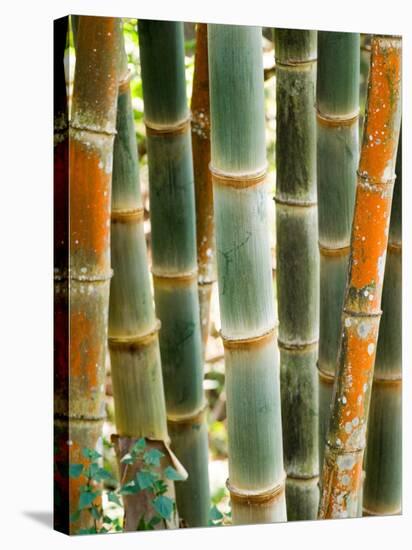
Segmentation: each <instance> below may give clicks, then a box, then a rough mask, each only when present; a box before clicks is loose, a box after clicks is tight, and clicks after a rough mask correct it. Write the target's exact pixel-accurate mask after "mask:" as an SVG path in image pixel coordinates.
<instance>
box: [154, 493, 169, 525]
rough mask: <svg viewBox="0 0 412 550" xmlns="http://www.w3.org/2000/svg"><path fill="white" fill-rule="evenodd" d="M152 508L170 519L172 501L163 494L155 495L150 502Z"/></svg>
mask: <svg viewBox="0 0 412 550" xmlns="http://www.w3.org/2000/svg"><path fill="white" fill-rule="evenodd" d="M152 506H153V508H154V509H155V510H156V512H157V513H158V514H159V516H160V517H162V518H163V519H170V516H171V514H172V512H173V501H172V499H171V498H169V497H165V496H163V495H161V496H158V497H156V498H155V499H154V500H153V502H152Z"/></svg>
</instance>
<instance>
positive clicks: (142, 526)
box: [136, 515, 153, 531]
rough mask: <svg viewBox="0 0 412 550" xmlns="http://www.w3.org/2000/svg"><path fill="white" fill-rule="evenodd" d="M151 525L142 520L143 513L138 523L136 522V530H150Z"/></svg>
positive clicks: (151, 528)
mask: <svg viewBox="0 0 412 550" xmlns="http://www.w3.org/2000/svg"><path fill="white" fill-rule="evenodd" d="M152 530H153V527H151V526H150V524H149V523H146V522H145V520H144V515H143V516H142V517H141V518H140V520H139V523H138V524H137V529H136V531H152Z"/></svg>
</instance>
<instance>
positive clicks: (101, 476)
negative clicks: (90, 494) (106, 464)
mask: <svg viewBox="0 0 412 550" xmlns="http://www.w3.org/2000/svg"><path fill="white" fill-rule="evenodd" d="M93 477H94V479H95V480H96V481H103V480H105V479H113V478H112V475H111V473H110V472H108V471H107V470H106V469H105V468H98V469H97V471H96V473H95V474H94V476H93Z"/></svg>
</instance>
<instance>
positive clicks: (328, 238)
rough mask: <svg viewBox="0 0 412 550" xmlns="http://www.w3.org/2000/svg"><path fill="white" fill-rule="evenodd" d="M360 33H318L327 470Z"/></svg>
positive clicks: (321, 365)
mask: <svg viewBox="0 0 412 550" xmlns="http://www.w3.org/2000/svg"><path fill="white" fill-rule="evenodd" d="M359 48H360V39H359V34H357V33H339V32H322V31H320V32H318V70H317V90H316V103H317V188H318V224H319V252H320V319H319V358H318V369H319V463H320V467H322V463H323V452H324V447H325V438H326V431H327V426H328V421H329V412H330V403H331V398H332V387H333V380H334V375H335V368H336V359H337V356H338V348H339V340H340V319H341V310H342V303H343V296H344V290H345V278H346V270H347V265H348V259H349V244H350V231H351V224H352V217H353V207H354V200H355V186H356V169H357V165H358V158H359V137H358V134H359V127H358V112H359V59H360V49H359Z"/></svg>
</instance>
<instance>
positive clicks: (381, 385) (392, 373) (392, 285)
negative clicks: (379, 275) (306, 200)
mask: <svg viewBox="0 0 412 550" xmlns="http://www.w3.org/2000/svg"><path fill="white" fill-rule="evenodd" d="M382 310H383V313H382V319H381V323H380V328H379V339H378V346H377V351H376V360H375V373H374V378H373V386H372V396H371V405H370V413H369V415H370V420H369V427H368V436H367V452H366V460H365V470H366V479H365V486H364V493H363V494H364V503H363V505H364V506H363V510H364V514H365V515H389V514H399V513H400V512H401V494H402V144H401V137H400V139H399V147H398V153H397V161H396V183H395V187H394V192H393V201H392V212H391V223H390V229H389V242H388V251H387V256H386V267H385V279H384V286H383V294H382Z"/></svg>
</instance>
